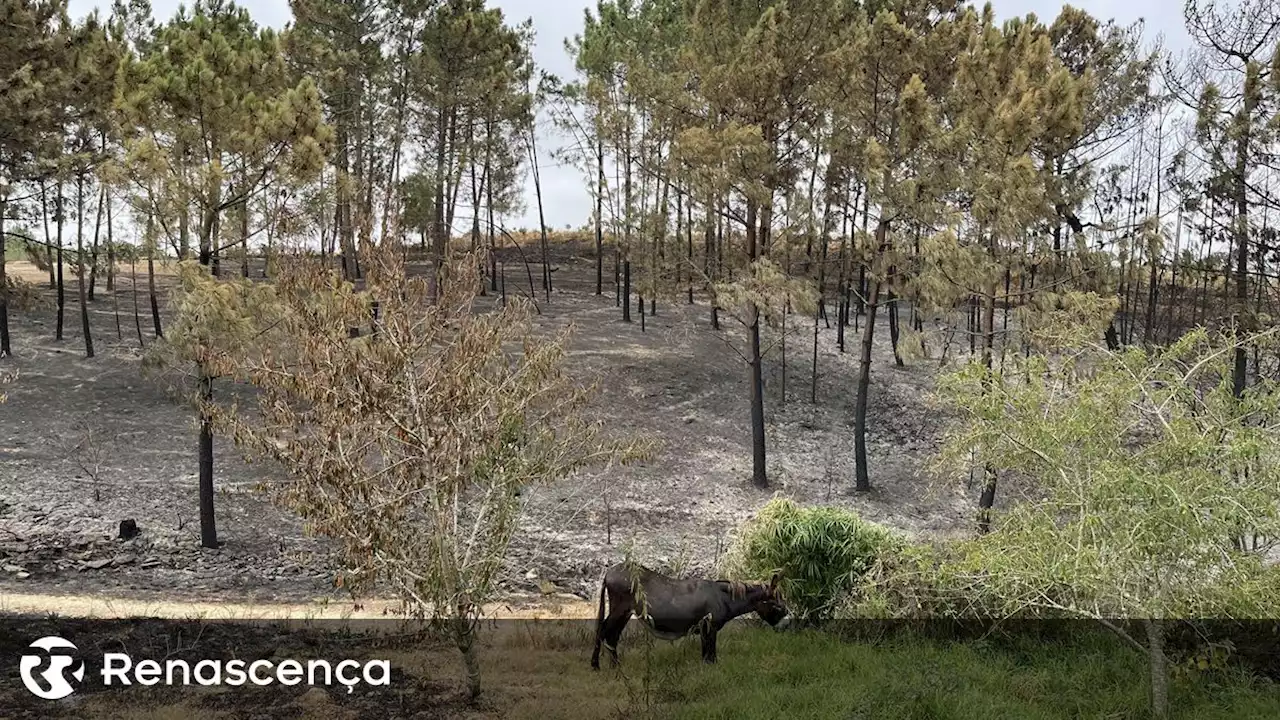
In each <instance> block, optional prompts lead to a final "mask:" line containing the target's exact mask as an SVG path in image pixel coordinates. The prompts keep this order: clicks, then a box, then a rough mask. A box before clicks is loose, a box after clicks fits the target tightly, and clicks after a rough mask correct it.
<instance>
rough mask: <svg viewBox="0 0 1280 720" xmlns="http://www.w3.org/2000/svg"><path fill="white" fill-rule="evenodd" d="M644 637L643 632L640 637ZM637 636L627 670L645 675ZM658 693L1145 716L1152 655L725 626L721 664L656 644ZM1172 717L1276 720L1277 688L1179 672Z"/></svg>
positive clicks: (737, 701) (841, 706) (826, 711)
mask: <svg viewBox="0 0 1280 720" xmlns="http://www.w3.org/2000/svg"><path fill="white" fill-rule="evenodd" d="M641 642H643V641H641ZM644 656H645V652H644V650H643V648H642V647H641V646H640V645H638V644H633V645H632V646H631V651H630V653H628V654H626V655H624V657H623V665H624V671H625V672H626V674H627V675H629V676H631V677H632V678H636V677H637V676H638V675H639V674H640V673H642V672H643V666H644V663H645V659H644ZM649 662H650V666H649V667H650V672H651V675H652V680H651V682H650V685H651V687H652V688H653V690H652V696H651V702H652V703H653V705H654V706H656V708H657V709H659V712H658V713H657V714H659V715H660V716H662V717H673V718H682V719H684V718H688V719H690V720H692V719H695V718H696V719H698V720H703V719H706V720H710V719H712V718H714V719H717V720H720V719H723V720H729V719H733V720H749V719H751V718H779V717H785V718H824V719H826V718H847V719H849V720H855V719H860V718H867V719H868V720H870V719H872V718H874V719H875V720H970V719H972V720H991V719H995V718H1009V719H1010V720H1013V719H1018V720H1040V719H1045V720H1047V719H1049V718H1054V719H1057V718H1063V719H1066V718H1073V719H1074V718H1097V719H1098V720H1102V719H1104V718H1105V719H1114V720H1120V719H1122V718H1135V719H1136V718H1147V717H1150V714H1149V712H1148V710H1147V707H1148V706H1147V687H1148V678H1147V665H1146V660H1145V658H1144V657H1142V656H1141V655H1139V654H1137V653H1136V652H1134V651H1133V650H1132V649H1130V648H1128V647H1126V646H1123V645H1121V644H1120V643H1119V642H1118V641H1117V640H1115V639H1114V638H1112V637H1110V636H1108V635H1105V634H1102V633H1098V634H1094V633H1088V632H1086V633H1083V635H1082V637H1081V638H1079V639H1077V640H1074V641H1070V642H1044V641H1033V640H1018V639H998V640H981V641H969V642H963V643H962V642H939V641H933V640H926V639H921V638H917V637H910V636H897V637H893V638H890V639H886V640H882V641H880V642H879V643H876V644H870V643H864V642H853V641H845V640H842V639H840V638H838V637H836V636H833V635H830V634H825V633H821V632H817V631H802V632H793V633H773V632H769V631H764V630H743V631H730V632H726V633H723V634H722V636H721V639H720V642H719V661H718V663H717V664H716V665H713V666H707V665H704V664H703V663H702V662H701V661H700V658H699V655H698V650H697V643H696V641H693V640H689V641H684V642H680V643H677V644H674V645H668V644H666V643H655V644H654V645H653V647H652V651H651V653H650V655H649ZM1170 683H1171V686H1170V690H1171V705H1172V708H1173V715H1172V717H1174V718H1188V719H1190V718H1196V719H1197V720H1217V719H1221V720H1228V719H1232V720H1240V719H1243V718H1258V719H1259V720H1261V719H1262V718H1280V687H1278V686H1276V685H1275V684H1273V683H1270V682H1267V681H1265V680H1258V679H1254V678H1252V677H1250V676H1247V675H1245V674H1243V673H1226V674H1219V675H1216V676H1200V677H1194V678H1173V679H1171V681H1170Z"/></svg>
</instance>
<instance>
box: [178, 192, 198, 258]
mask: <svg viewBox="0 0 1280 720" xmlns="http://www.w3.org/2000/svg"><path fill="white" fill-rule="evenodd" d="M190 256H191V208H190V207H189V206H188V205H187V204H186V203H185V202H184V203H183V204H182V207H181V208H179V210H178V260H186V259H187V258H188V257H190ZM201 264H204V262H203V261H201Z"/></svg>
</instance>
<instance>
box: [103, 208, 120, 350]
mask: <svg viewBox="0 0 1280 720" xmlns="http://www.w3.org/2000/svg"><path fill="white" fill-rule="evenodd" d="M113 219H114V218H113V217H112V213H111V196H110V195H108V196H107V292H109V293H111V312H112V314H114V315H115V317H116V339H117V340H123V339H124V331H123V330H122V329H121V328H120V298H119V297H118V296H117V295H116V243H115V234H114V232H113V230H112V227H111V226H112V220H113Z"/></svg>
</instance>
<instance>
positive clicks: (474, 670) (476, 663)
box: [454, 620, 480, 702]
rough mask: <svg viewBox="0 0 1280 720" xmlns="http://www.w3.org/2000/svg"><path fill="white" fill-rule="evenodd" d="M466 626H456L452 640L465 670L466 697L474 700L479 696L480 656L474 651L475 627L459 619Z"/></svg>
mask: <svg viewBox="0 0 1280 720" xmlns="http://www.w3.org/2000/svg"><path fill="white" fill-rule="evenodd" d="M458 622H459V624H466V625H467V627H466V628H458V629H457V630H456V631H455V632H456V635H455V636H454V640H455V642H456V643H457V646H458V650H459V651H460V652H461V653H462V664H463V666H464V667H465V668H466V671H467V697H468V698H469V699H470V700H471V701H472V702H475V701H476V700H477V699H479V697H480V657H479V655H478V654H477V653H476V643H475V639H476V638H475V629H474V628H472V627H471V626H470V623H469V622H468V621H466V620H459V621H458Z"/></svg>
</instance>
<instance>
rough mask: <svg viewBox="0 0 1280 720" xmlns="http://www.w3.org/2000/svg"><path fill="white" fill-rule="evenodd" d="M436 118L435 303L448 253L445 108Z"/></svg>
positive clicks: (433, 234) (431, 290)
mask: <svg viewBox="0 0 1280 720" xmlns="http://www.w3.org/2000/svg"><path fill="white" fill-rule="evenodd" d="M437 113H438V115H437V117H436V177H435V183H436V187H435V195H436V203H435V205H436V206H435V212H434V215H435V218H434V222H433V223H432V224H433V226H434V227H432V231H433V232H432V238H431V263H432V271H431V284H430V297H431V301H432V302H436V301H437V300H439V298H440V294H441V290H440V283H441V281H442V280H443V275H444V267H445V255H446V254H447V252H448V245H449V231H448V229H447V228H446V227H445V224H444V171H445V142H446V140H447V138H448V135H447V133H448V123H447V122H445V118H446V117H447V116H448V111H447V108H443V107H442V108H440V109H439V110H438V111H437Z"/></svg>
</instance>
